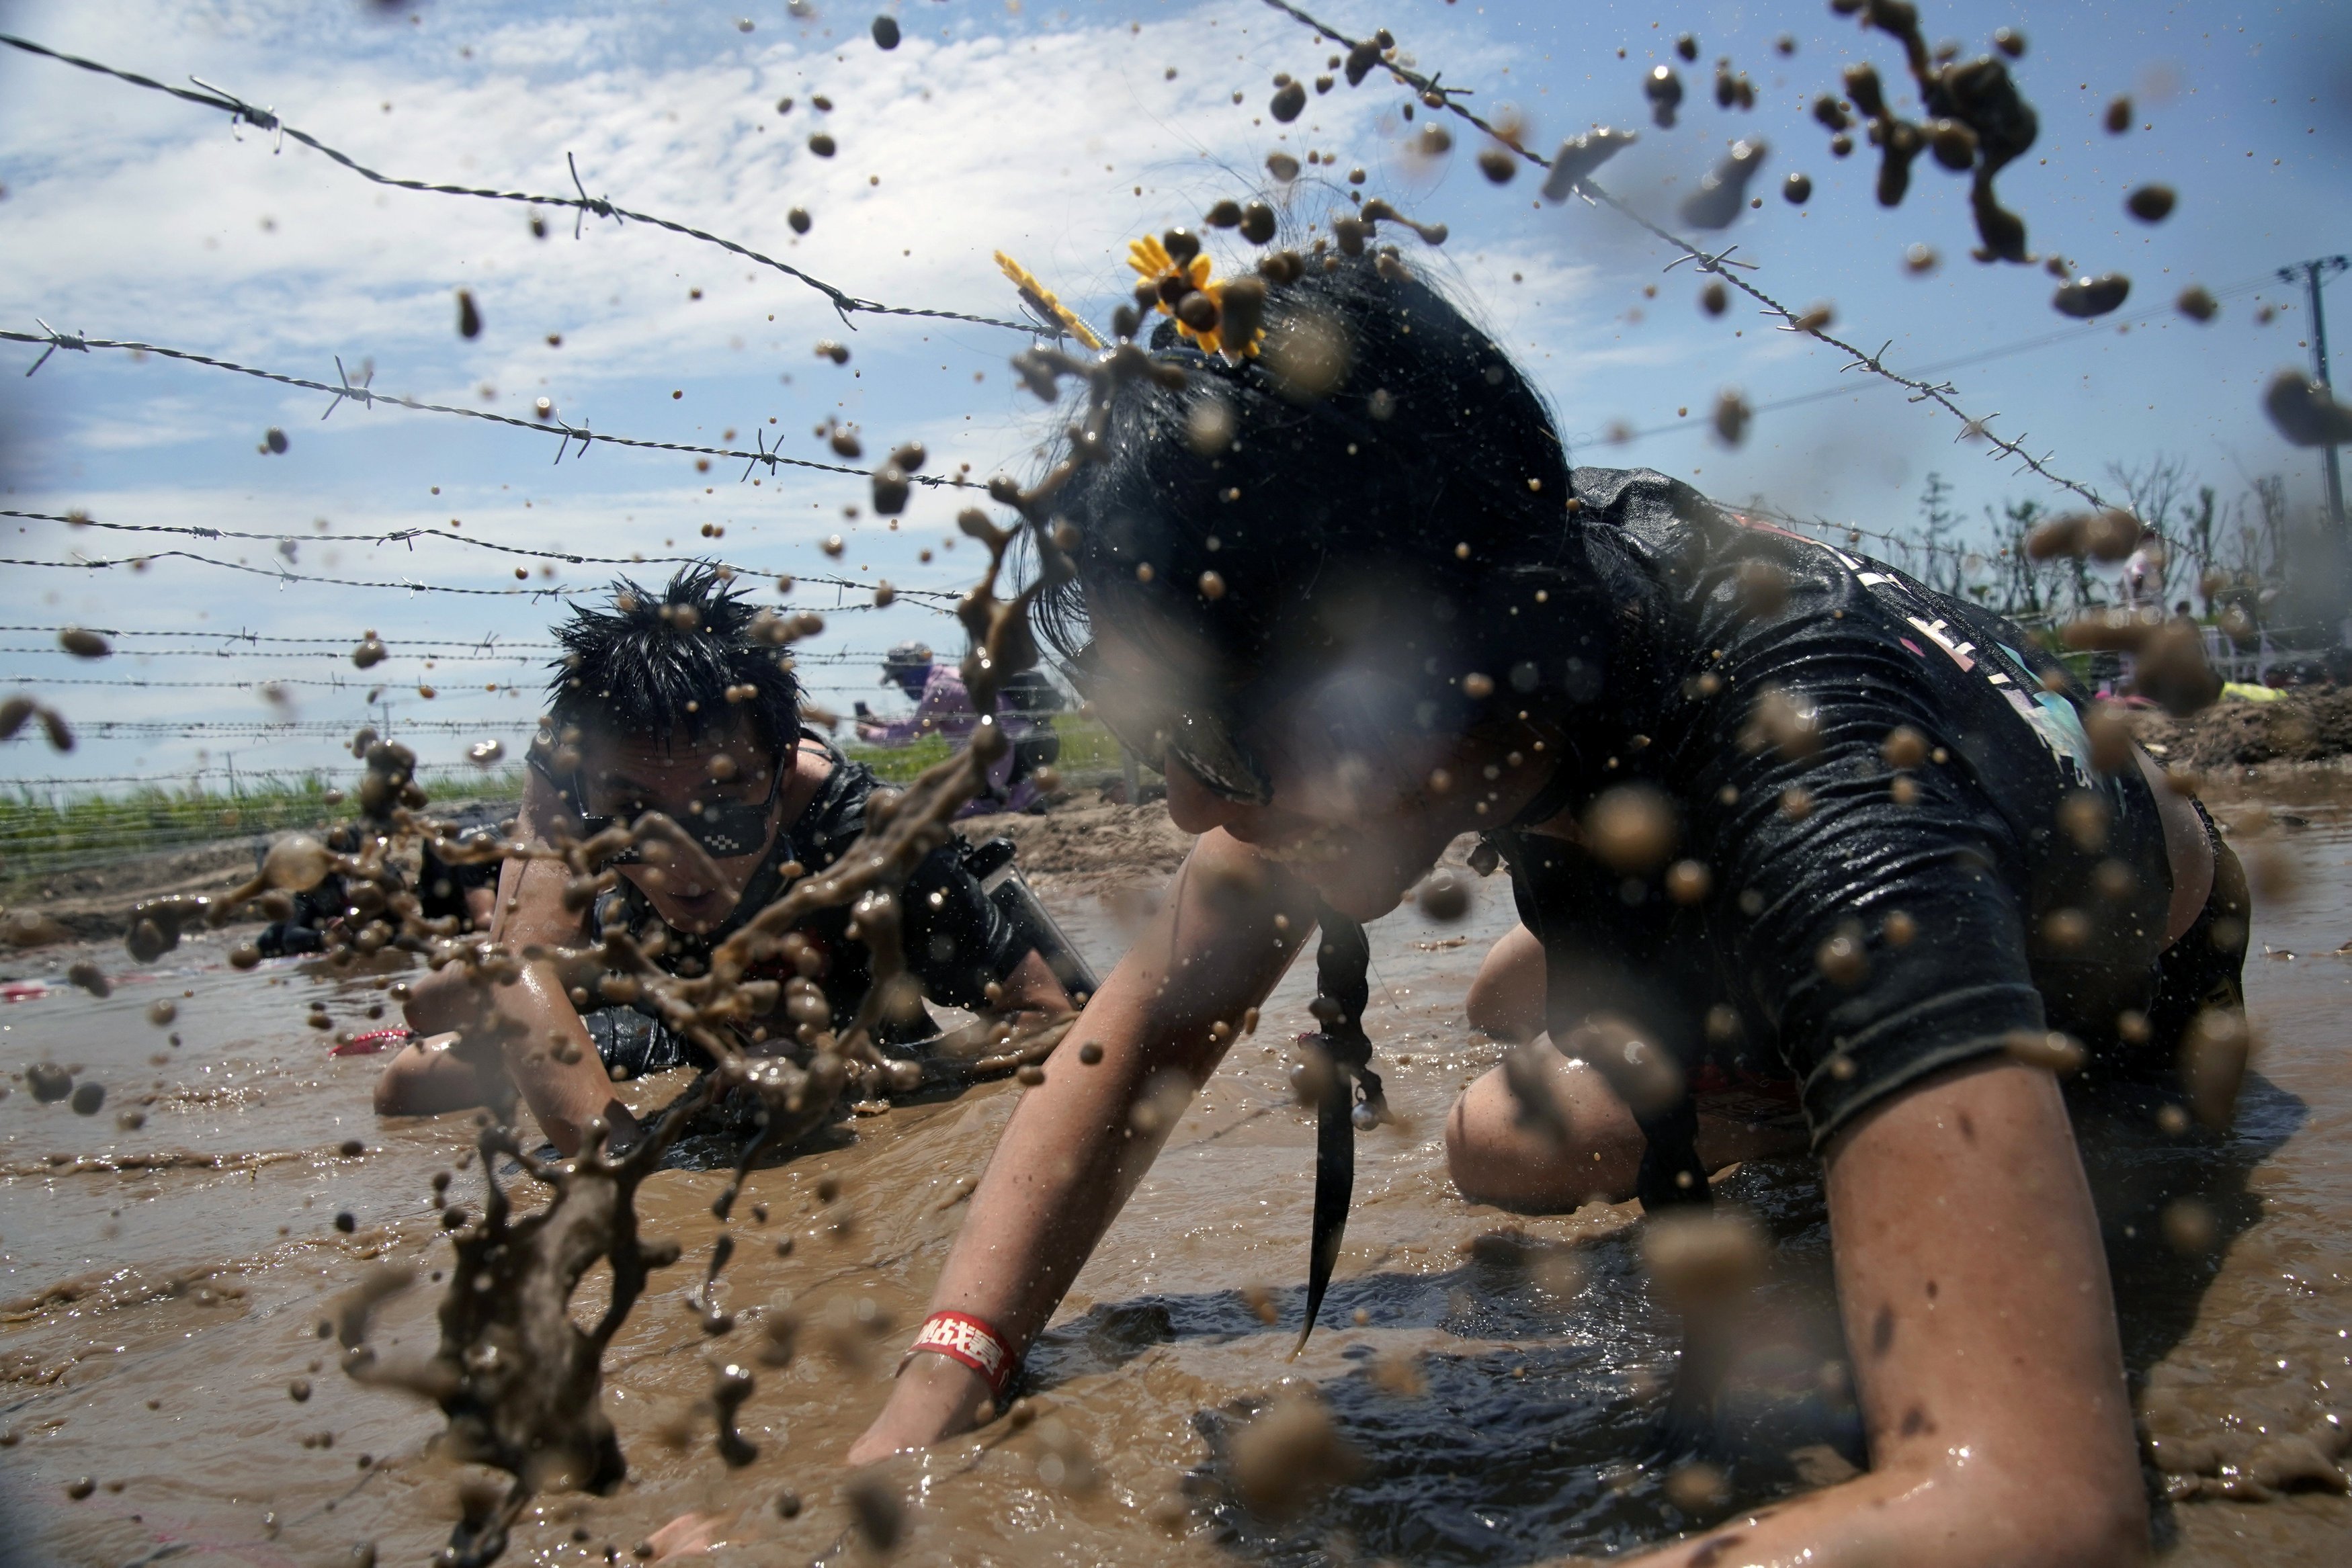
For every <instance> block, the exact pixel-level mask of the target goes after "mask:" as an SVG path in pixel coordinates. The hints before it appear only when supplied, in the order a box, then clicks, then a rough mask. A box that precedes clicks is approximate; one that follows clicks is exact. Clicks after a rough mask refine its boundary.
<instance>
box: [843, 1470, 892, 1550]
mask: <svg viewBox="0 0 2352 1568" xmlns="http://www.w3.org/2000/svg"><path fill="white" fill-rule="evenodd" d="M841 1496H842V1500H843V1501H845V1502H846V1503H848V1504H849V1521H850V1523H851V1524H852V1525H853V1526H854V1527H855V1528H856V1532H857V1536H858V1539H859V1540H861V1541H863V1542H865V1543H866V1545H867V1546H868V1547H870V1548H872V1549H873V1550H874V1551H876V1552H880V1553H883V1554H884V1555H887V1554H888V1553H890V1552H896V1551H897V1550H898V1542H900V1540H902V1539H903V1538H904V1537H905V1535H906V1531H907V1500H906V1497H905V1496H904V1495H903V1494H902V1493H901V1492H900V1491H899V1490H898V1488H897V1487H895V1486H893V1485H892V1484H891V1483H890V1481H889V1479H888V1478H887V1477H885V1476H884V1475H882V1474H881V1472H880V1471H879V1470H878V1469H866V1470H861V1471H859V1472H858V1473H857V1474H856V1475H854V1476H852V1477H850V1478H849V1479H848V1480H847V1481H846V1482H845V1483H844V1484H843V1486H842V1489H841Z"/></svg>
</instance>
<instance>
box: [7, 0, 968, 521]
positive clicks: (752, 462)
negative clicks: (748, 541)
mask: <svg viewBox="0 0 2352 1568" xmlns="http://www.w3.org/2000/svg"><path fill="white" fill-rule="evenodd" d="M0 37H5V35H0ZM33 320H34V323H35V324H36V325H37V326H38V327H39V328H40V330H39V331H38V332H19V331H17V330H16V329H13V328H0V342H11V343H39V344H42V345H44V347H43V348H42V350H41V357H40V358H39V359H37V360H35V361H33V363H32V365H31V367H30V368H29V369H27V370H26V371H25V373H26V375H28V376H29V375H31V374H33V372H34V371H37V370H39V369H40V368H41V367H42V366H43V365H46V364H47V363H48V362H49V356H50V355H51V354H54V353H56V352H57V351H58V350H59V349H64V350H68V351H70V352H73V353H79V354H87V353H89V352H90V351H92V350H97V349H120V350H123V351H124V352H126V353H131V354H155V355H160V356H161V357H163V359H167V360H179V361H183V362H184V363H186V364H191V365H203V366H205V367H206V368H207V369H210V370H215V371H232V372H234V373H235V374H237V375H240V376H251V377H253V378H254V379H255V380H257V381H265V382H277V383H278V385H279V386H289V387H298V388H300V389H301V390H303V391H305V392H324V393H326V394H327V395H328V396H330V397H331V398H333V399H334V401H333V402H331V403H329V404H328V405H327V407H326V411H325V413H320V415H319V417H320V419H321V420H323V419H325V418H326V417H327V415H328V414H331V413H334V412H335V410H337V409H339V408H341V406H342V405H343V403H344V402H345V401H346V400H349V401H350V402H356V403H358V404H360V405H361V406H362V407H364V408H373V407H374V406H375V405H376V404H377V403H380V402H385V403H390V404H391V405H392V406H393V407H394V408H404V409H407V410H409V411H410V412H412V413H446V414H455V415H457V417H458V418H460V419H478V420H481V421H483V422H485V423H489V424H496V425H502V426H505V427H507V428H509V429H513V430H527V431H530V433H531V434H534V435H554V436H556V437H557V438H558V439H557V442H556V446H555V461H556V462H558V463H561V462H562V461H563V457H564V454H565V453H567V452H569V451H571V449H572V443H573V442H575V441H576V442H578V443H580V455H581V456H583V457H584V456H586V455H588V448H589V445H590V444H591V443H596V442H601V443H603V444H605V445H607V446H625V447H630V448H633V449H635V450H638V451H644V452H682V453H685V454H687V455H689V456H702V457H724V458H726V459H727V460H728V461H729V462H730V463H731V462H736V461H738V460H740V461H741V463H742V464H743V478H744V479H749V478H750V477H751V470H752V469H754V468H757V467H759V466H760V465H761V464H765V465H767V467H768V472H769V473H770V474H773V473H775V471H776V469H777V467H778V466H779V465H782V466H783V467H787V468H804V469H808V470H810V471H812V472H814V473H818V474H841V475H845V476H848V477H850V478H853V479H869V480H870V479H871V478H873V477H874V476H873V474H872V473H871V472H870V471H868V470H866V469H864V468H851V467H846V466H845V465H842V464H839V463H822V462H819V461H817V460H816V459H815V458H813V457H787V456H785V455H783V438H782V436H781V435H779V436H778V437H777V440H776V444H775V445H774V446H772V447H771V446H770V445H769V444H768V443H767V437H766V435H765V434H764V433H762V432H761V431H760V430H759V429H758V428H757V427H754V429H753V431H752V434H753V436H754V437H755V438H756V440H757V443H758V447H759V450H757V451H755V452H745V451H742V450H740V448H737V447H731V446H704V445H699V444H695V443H692V442H683V441H652V440H648V439H646V438H645V437H643V436H635V435H611V434H604V433H602V432H599V431H593V430H591V429H589V428H588V422H587V421H586V420H582V421H581V422H580V423H578V424H576V425H575V424H572V423H570V422H568V421H567V420H565V419H564V418H563V417H562V415H561V414H558V413H555V411H554V408H553V406H552V405H550V406H549V408H548V409H547V411H546V413H544V414H542V415H541V417H540V418H539V419H537V420H530V419H524V418H521V417H520V416H519V415H516V414H511V413H489V412H488V411H487V410H484V409H478V408H460V407H458V406H457V405H456V404H454V403H446V402H424V401H423V400H422V399H419V398H413V397H403V396H400V395H398V394H395V393H393V392H376V391H374V390H373V382H374V380H375V371H374V368H373V366H367V367H364V368H363V369H362V372H361V375H360V379H359V380H358V381H356V382H354V381H353V380H352V377H351V372H350V371H347V370H345V369H344V368H343V357H342V356H341V354H337V355H336V356H335V376H336V380H335V381H334V382H320V381H312V380H310V378H309V377H307V376H297V375H289V373H287V372H286V371H265V370H261V369H258V368H257V367H255V366H252V365H243V364H239V363H237V362H236V361H235V360H224V359H221V358H219V357H218V356H216V355H213V354H200V353H197V352H196V351H194V350H192V349H173V348H166V347H164V346H163V345H162V344H160V343H138V342H131V341H129V340H123V339H115V338H93V337H90V336H89V334H87V333H83V332H60V331H58V329H56V328H54V327H52V326H50V325H49V324H48V323H47V321H44V320H42V319H40V318H39V317H37V316H36V317H35V318H33ZM542 401H544V400H542ZM906 477H907V482H908V484H911V485H922V486H929V487H933V488H939V489H951V490H979V489H984V488H986V486H983V485H981V484H979V483H978V482H976V481H974V480H971V479H965V478H961V477H958V476H953V475H941V474H909V475H908V476H906ZM741 482H742V481H741V480H740V479H739V480H738V481H737V483H738V484H740V483H741Z"/></svg>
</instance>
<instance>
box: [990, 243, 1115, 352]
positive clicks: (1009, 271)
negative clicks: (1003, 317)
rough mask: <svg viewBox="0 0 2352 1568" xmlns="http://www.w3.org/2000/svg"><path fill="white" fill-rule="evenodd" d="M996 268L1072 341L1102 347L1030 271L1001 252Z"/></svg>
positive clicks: (1023, 296)
mask: <svg viewBox="0 0 2352 1568" xmlns="http://www.w3.org/2000/svg"><path fill="white" fill-rule="evenodd" d="M996 265H997V266H998V267H1002V268H1003V271H1004V276H1005V277H1009V278H1011V279H1012V280H1013V287H1015V288H1017V289H1019V290H1020V291H1021V300H1022V303H1023V304H1024V305H1026V306H1028V307H1029V308H1031V309H1032V310H1034V311H1036V312H1037V314H1038V315H1040V316H1043V317H1045V318H1047V319H1052V320H1055V321H1059V322H1060V323H1061V324H1062V327H1063V329H1065V330H1066V331H1067V332H1068V333H1069V334H1070V336H1071V337H1073V338H1076V340H1078V341H1079V342H1081V343H1084V344H1085V345H1086V346H1087V348H1089V349H1099V348H1101V347H1102V346H1103V340H1101V339H1100V338H1098V337H1097V336H1096V335H1095V330H1094V329H1093V328H1091V327H1089V326H1087V324H1086V323H1085V322H1084V321H1082V320H1080V319H1078V313H1077V312H1076V311H1075V310H1073V309H1071V308H1069V307H1068V306H1066V305H1065V304H1063V303H1062V302H1061V301H1060V300H1058V299H1056V298H1054V295H1053V292H1052V290H1050V289H1048V288H1047V287H1045V285H1044V284H1042V283H1040V282H1038V281H1037V279H1036V277H1035V275H1034V274H1033V273H1031V272H1030V270H1029V269H1028V268H1027V267H1024V266H1022V265H1021V264H1020V263H1019V262H1017V261H1015V260H1013V258H1012V257H1011V256H1007V255H1005V254H1004V253H1003V251H1001V250H1000V251H998V252H997V253H996Z"/></svg>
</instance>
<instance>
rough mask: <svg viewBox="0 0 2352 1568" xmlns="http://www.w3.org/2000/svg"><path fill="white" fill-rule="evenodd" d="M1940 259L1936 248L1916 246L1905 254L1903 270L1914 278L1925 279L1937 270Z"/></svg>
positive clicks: (1911, 247)
mask: <svg viewBox="0 0 2352 1568" xmlns="http://www.w3.org/2000/svg"><path fill="white" fill-rule="evenodd" d="M1938 259H1939V258H1938V257H1937V255H1936V247H1935V246H1928V245H1915V246H1910V247H1909V248H1907V249H1906V250H1905V251H1904V253H1903V270H1904V271H1906V272H1907V273H1909V274H1910V275H1911V276H1912V277H1927V274H1929V273H1931V272H1933V271H1935V270H1936V263H1937V260H1938Z"/></svg>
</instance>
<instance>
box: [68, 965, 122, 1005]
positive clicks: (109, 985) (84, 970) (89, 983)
mask: <svg viewBox="0 0 2352 1568" xmlns="http://www.w3.org/2000/svg"><path fill="white" fill-rule="evenodd" d="M66 979H67V980H68V982H69V983H70V984H72V985H74V986H77V987H79V988H81V989H82V990H85V991H88V992H89V994H90V995H91V996H93V997H97V998H100V999H103V998H107V997H110V996H112V995H113V994H114V985H113V982H111V981H110V980H109V979H108V978H107V977H106V971H105V970H103V969H101V968H100V967H98V966H97V965H96V964H93V963H91V962H90V961H89V959H87V958H84V959H82V960H81V961H80V962H79V963H77V964H74V965H72V966H71V967H68V969H67V970H66Z"/></svg>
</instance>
